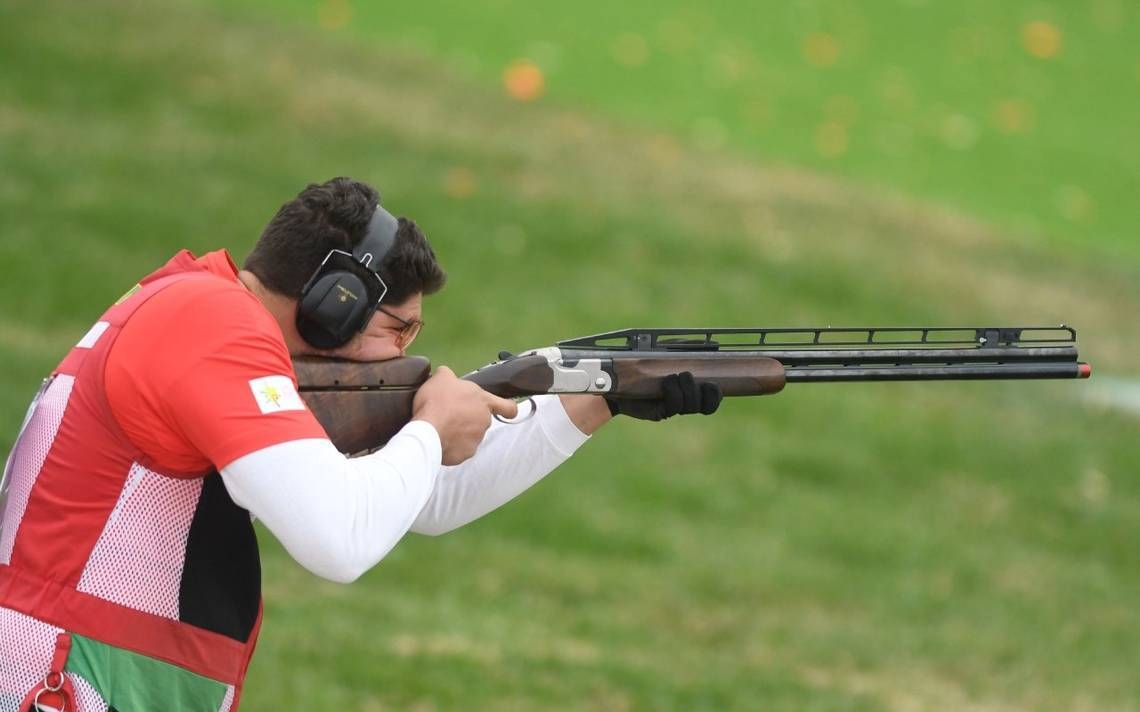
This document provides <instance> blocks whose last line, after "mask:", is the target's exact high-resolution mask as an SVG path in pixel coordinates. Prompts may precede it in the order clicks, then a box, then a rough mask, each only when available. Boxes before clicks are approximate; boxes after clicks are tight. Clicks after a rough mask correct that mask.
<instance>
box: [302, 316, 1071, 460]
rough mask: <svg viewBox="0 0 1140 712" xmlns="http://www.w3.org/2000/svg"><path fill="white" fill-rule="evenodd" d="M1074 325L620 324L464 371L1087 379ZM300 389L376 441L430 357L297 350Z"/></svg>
mask: <svg viewBox="0 0 1140 712" xmlns="http://www.w3.org/2000/svg"><path fill="white" fill-rule="evenodd" d="M1078 358H1079V357H1078V354H1077V332H1076V330H1074V329H1072V328H1070V327H1068V326H1066V325H1064V324H1062V325H1060V326H1057V327H914V328H909V327H869V328H868V327H864V328H834V327H825V328H806V329H804V328H760V329H752V328H732V329H673V328H670V329H624V330H621V331H610V332H606V333H603V334H595V335H593V336H585V337H582V338H577V339H569V340H565V341H559V342H557V343H556V344H555V345H554V346H550V347H546V348H540V349H534V350H532V351H526V352H524V353H520V354H518V355H512V354H509V353H506V352H503V353H501V354H500V356H499V359H498V360H496V361H494V362H492V363H490V364H488V365H486V366H484V367H482V368H480V369H477V370H475V371H472V372H471V373H468V374H467V375H465V376H463V378H465V379H467V380H470V381H473V382H474V383H477V384H478V385H479V386H480V387H482V388H483V389H485V390H487V391H489V392H491V393H494V394H496V395H499V396H504V397H508V398H521V397H527V396H533V395H539V394H543V393H593V394H597V395H613V396H621V397H623V398H655V397H660V394H661V387H660V383H661V379H662V378H664V377H665V376H668V375H670V374H673V373H680V372H682V371H690V372H692V374H693V376H694V377H695V378H696V379H697V380H705V381H713V382H715V383H717V384H718V385H719V386H720V388H721V391H722V392H723V393H724V395H725V396H759V395H768V394H772V393H778V392H780V391H781V390H783V388H784V385H785V384H787V383H811V382H841V381H953V380H1004V379H1061V378H1088V377H1089V376H1090V375H1091V373H1092V368H1091V367H1090V366H1089V364H1087V363H1083V362H1081V361H1079V360H1078ZM293 363H294V367H295V371H296V375H297V381H298V385H299V390H300V393H301V397H302V398H303V399H304V400H305V401H306V403H307V404H308V406H309V409H310V410H312V412H313V414H314V415H315V416H316V418H317V420H318V421H320V423H321V425H323V426H324V428H325V430H326V431H327V432H328V434H329V437H330V438H331V439H332V441H333V443H334V444H335V445H336V446H337V447H338V448H339V449H340V450H341V451H342V452H346V453H356V452H363V451H366V450H371V449H375V448H377V447H380V446H381V445H383V444H384V443H385V442H387V440H388V439H389V438H390V437H391V436H392V435H394V434H395V433H396V432H397V431H398V430H399V429H400V428H401V427H403V425H404V424H405V423H407V422H408V420H409V419H410V418H411V414H412V401H413V399H414V398H415V393H416V390H417V389H418V388H419V386H420V385H421V384H423V382H424V381H425V380H426V379H427V378H428V376H429V375H430V372H431V363H430V362H429V361H428V359H426V358H424V357H422V356H405V357H401V358H396V359H391V360H388V361H375V362H353V361H341V360H334V359H322V358H317V357H310V356H303V357H298V358H296V359H294V362H293Z"/></svg>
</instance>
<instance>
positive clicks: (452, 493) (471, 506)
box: [411, 395, 589, 535]
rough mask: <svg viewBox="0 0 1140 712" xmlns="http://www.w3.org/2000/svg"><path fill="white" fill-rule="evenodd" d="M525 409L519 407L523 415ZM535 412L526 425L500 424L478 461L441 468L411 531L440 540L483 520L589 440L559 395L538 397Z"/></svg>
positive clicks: (478, 453)
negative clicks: (481, 518)
mask: <svg viewBox="0 0 1140 712" xmlns="http://www.w3.org/2000/svg"><path fill="white" fill-rule="evenodd" d="M526 407H527V406H525V405H523V406H520V411H522V412H523V414H524V416H525V412H526V411H525V410H523V409H525V408H526ZM534 407H535V409H536V410H535V412H534V414H533V416H531V417H529V418H527V419H526V420H524V421H522V422H519V423H514V424H507V423H502V422H499V421H495V422H494V423H493V424H492V425H491V427H490V428H489V429H488V430H487V434H486V436H484V438H483V441H482V442H481V443H480V444H479V449H478V450H476V452H475V456H474V457H472V458H470V459H469V460H467V461H465V462H463V463H461V464H459V465H455V466H453V467H443V468H441V469H440V472H439V476H438V477H437V478H436V482H435V491H434V492H432V494H431V498H430V499H428V501H427V504H426V505H425V506H424V507H423V510H422V511H421V512H420V514H419V516H418V517H416V520H415V522H414V523H413V524H412V527H411V531H414V532H416V533H419V534H431V535H438V534H443V533H444V532H449V531H451V530H452V529H455V528H457V527H460V526H463V525H464V524H467V523H468V522H471V521H473V520H475V519H478V518H479V517H481V516H483V515H484V514H487V513H488V512H490V511H492V510H494V509H496V508H498V507H499V506H501V505H503V504H505V503H506V502H509V501H510V500H512V499H514V498H515V497H516V496H518V495H519V494H520V493H522V492H523V491H525V490H526V489H527V488H528V487H530V486H531V485H533V484H535V483H536V482H538V481H539V480H540V479H542V478H543V477H545V476H546V475H547V474H548V473H549V472H550V471H551V470H553V469H554V468H555V467H557V466H558V465H560V464H561V463H562V462H564V461H565V460H566V458H568V457H570V455H572V454H573V453H574V451H575V450H577V449H578V448H579V447H580V446H581V445H582V443H584V442H586V440H588V439H589V436H587V435H585V434H584V433H583V432H582V431H580V430H579V429H578V428H577V426H575V425H574V423H573V422H572V421H571V420H570V416H568V415H567V414H566V409H565V408H563V407H562V401H561V400H559V398H558V396H556V395H548V396H538V397H535V398H534Z"/></svg>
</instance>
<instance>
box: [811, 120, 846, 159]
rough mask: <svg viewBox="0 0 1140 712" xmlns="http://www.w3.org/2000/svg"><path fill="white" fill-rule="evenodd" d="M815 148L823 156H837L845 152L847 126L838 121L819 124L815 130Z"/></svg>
mask: <svg viewBox="0 0 1140 712" xmlns="http://www.w3.org/2000/svg"><path fill="white" fill-rule="evenodd" d="M815 150H816V151H817V152H818V153H819V155H821V156H823V157H824V158H839V157H840V156H842V155H843V154H845V153H847V127H846V126H844V125H843V124H841V123H839V122H838V121H828V122H826V123H823V124H820V125H819V128H817V129H816V130H815Z"/></svg>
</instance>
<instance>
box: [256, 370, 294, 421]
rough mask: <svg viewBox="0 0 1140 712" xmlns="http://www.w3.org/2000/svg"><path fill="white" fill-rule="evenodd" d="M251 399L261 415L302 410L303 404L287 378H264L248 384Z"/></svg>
mask: <svg viewBox="0 0 1140 712" xmlns="http://www.w3.org/2000/svg"><path fill="white" fill-rule="evenodd" d="M249 389H250V390H251V391H253V398H254V400H256V401H257V407H258V408H261V412H262V413H279V412H281V411H283V410H304V409H305V402H304V401H303V400H301V394H299V393H297V389H296V388H294V387H293V379H291V378H289V377H288V376H264V377H262V378H255V379H253V380H252V381H250V382H249Z"/></svg>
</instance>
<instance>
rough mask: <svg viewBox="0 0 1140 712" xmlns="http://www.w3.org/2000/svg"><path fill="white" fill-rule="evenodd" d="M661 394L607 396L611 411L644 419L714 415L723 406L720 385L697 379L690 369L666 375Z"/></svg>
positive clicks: (607, 403) (613, 413) (612, 413)
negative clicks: (654, 395)
mask: <svg viewBox="0 0 1140 712" xmlns="http://www.w3.org/2000/svg"><path fill="white" fill-rule="evenodd" d="M661 394H662V395H661V397H660V398H620V397H618V396H606V405H608V406H609V407H610V414H611V415H628V416H629V417H631V418H638V419H640V420H665V419H666V418H671V417H673V416H674V415H688V414H689V413H701V414H703V415H711V414H713V413H715V412H716V409H717V408H718V407H720V399H721V398H723V397H724V396H723V394H721V392H720V386H718V385H717V384H715V383H712V382H710V381H701V382H699V383H698V382H697V380H696V379H695V378H693V374H692V373H689V372H688V371H684V372H682V373H675V374H673V375H671V376H666V377H665V378H664V379H662V381H661Z"/></svg>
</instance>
